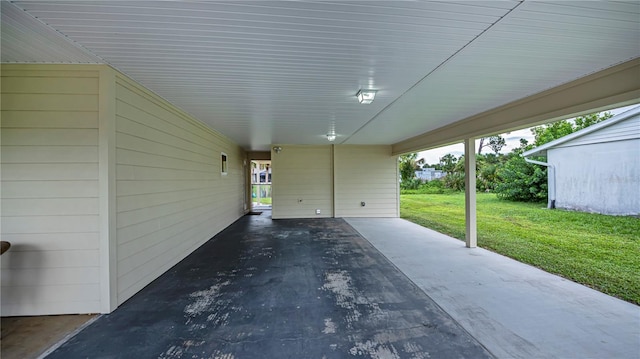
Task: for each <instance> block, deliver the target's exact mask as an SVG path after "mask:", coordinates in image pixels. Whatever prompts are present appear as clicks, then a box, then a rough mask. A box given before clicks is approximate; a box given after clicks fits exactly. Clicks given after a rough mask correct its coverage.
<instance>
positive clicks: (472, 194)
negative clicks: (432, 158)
mask: <svg viewBox="0 0 640 359" xmlns="http://www.w3.org/2000/svg"><path fill="white" fill-rule="evenodd" d="M464 171H465V176H464V213H465V226H466V233H465V243H466V246H467V248H475V247H477V245H478V236H477V221H476V140H475V139H474V138H467V139H465V140H464Z"/></svg>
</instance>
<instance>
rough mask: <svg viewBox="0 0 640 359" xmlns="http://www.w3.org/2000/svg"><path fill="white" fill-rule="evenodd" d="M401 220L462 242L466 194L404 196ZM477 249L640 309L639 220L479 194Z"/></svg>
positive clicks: (401, 206)
mask: <svg viewBox="0 0 640 359" xmlns="http://www.w3.org/2000/svg"><path fill="white" fill-rule="evenodd" d="M400 216H401V217H402V218H404V219H406V220H409V221H411V222H414V223H416V224H419V225H421V226H424V227H428V228H431V229H433V230H436V231H438V232H441V233H444V234H447V235H449V236H451V237H454V238H457V239H460V240H464V236H465V223H464V193H454V194H403V195H401V196H400ZM477 219H478V246H479V247H482V248H485V249H489V250H491V251H494V252H496V253H499V254H502V255H505V256H508V257H511V258H513V259H516V260H518V261H520V262H523V263H527V264H530V265H533V266H536V267H538V268H540V269H543V270H545V271H547V272H549V273H554V274H557V275H560V276H562V277H565V278H567V279H570V280H573V281H575V282H578V283H581V284H584V285H586V286H589V287H591V288H594V289H596V290H598V291H601V292H603V293H606V294H609V295H612V296H615V297H618V298H620V299H623V300H626V301H628V302H631V303H634V304H639V305H640V219H638V218H635V217H628V216H605V215H600V214H593V213H583V212H573V211H565V210H557V209H556V210H549V209H546V208H545V204H542V203H519V202H509V201H503V200H499V199H498V198H496V196H495V194H491V193H478V194H477Z"/></svg>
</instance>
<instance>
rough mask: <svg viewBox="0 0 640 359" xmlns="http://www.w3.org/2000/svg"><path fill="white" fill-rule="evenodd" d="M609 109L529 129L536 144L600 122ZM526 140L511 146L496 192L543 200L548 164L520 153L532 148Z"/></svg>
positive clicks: (510, 197)
mask: <svg viewBox="0 0 640 359" xmlns="http://www.w3.org/2000/svg"><path fill="white" fill-rule="evenodd" d="M611 116H612V114H611V113H609V112H605V113H592V114H588V115H585V116H580V117H577V118H576V119H575V120H573V121H569V120H562V121H558V122H554V123H548V124H545V125H542V126H537V127H534V128H532V129H531V132H532V133H533V135H534V136H535V146H536V147H537V146H541V145H543V144H545V143H548V142H551V141H553V140H556V139H558V138H561V137H564V136H566V135H569V134H571V133H573V132H576V131H578V130H581V129H583V128H586V127H589V126H591V125H593V124H596V123H598V122H602V121H604V120H606V119H608V118H610V117H611ZM533 147H534V146H532V145H529V144H528V143H527V141H526V140H524V139H521V140H520V147H519V148H516V149H514V150H513V151H512V152H511V153H510V154H509V156H508V158H509V159H508V160H507V161H506V162H505V164H504V165H503V166H502V167H501V168H500V169H499V170H498V171H497V173H496V174H497V177H498V183H497V185H496V187H495V192H496V194H497V195H498V198H502V199H508V200H512V201H524V202H542V201H545V200H546V199H547V168H546V167H544V166H540V165H535V164H532V163H528V162H526V161H525V160H524V158H523V157H522V153H523V152H525V151H528V150H530V149H532V148H533Z"/></svg>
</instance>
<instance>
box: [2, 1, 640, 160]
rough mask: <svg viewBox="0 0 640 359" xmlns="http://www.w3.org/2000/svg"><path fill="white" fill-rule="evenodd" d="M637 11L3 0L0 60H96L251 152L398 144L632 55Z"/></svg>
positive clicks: (630, 7)
mask: <svg viewBox="0 0 640 359" xmlns="http://www.w3.org/2000/svg"><path fill="white" fill-rule="evenodd" d="M639 19H640V2H638V1H630V2H591V1H586V2H575V1H574V2H541V1H524V2H506V1H501V2H493V1H492V2H486V1H473V2H459V3H454V2H444V3H443V2H400V1H389V2H385V1H373V2H369V3H367V2H363V1H358V2H325V1H321V2H264V1H257V2H239V1H227V2H219V1H216V2H204V1H203V2H198V1H189V2H173V1H126V2H125V1H103V2H100V1H68V2H64V1H54V2H51V1H11V2H3V3H2V57H1V59H2V61H3V62H21V63H32V62H35V63H107V64H109V65H111V66H113V67H115V68H116V69H118V70H120V71H122V72H124V73H125V74H127V75H128V76H130V77H132V78H133V79H135V80H136V81H138V82H140V83H142V84H143V85H145V86H147V87H148V88H150V89H151V90H153V91H155V92H156V93H157V94H159V95H160V96H162V97H164V98H165V99H167V100H169V101H170V102H172V103H173V104H175V105H177V106H178V107H180V108H182V109H183V110H185V111H186V112H188V113H190V114H191V115H193V116H195V117H196V118H198V119H200V120H201V121H203V122H205V123H206V124H208V125H210V126H211V127H212V128H215V129H216V130H218V131H220V132H222V133H223V134H225V135H227V136H228V137H230V138H231V139H233V140H234V141H236V142H237V143H239V144H240V145H241V146H243V147H244V148H245V149H247V150H267V149H269V147H270V144H273V143H281V144H326V143H328V142H327V139H326V137H325V135H326V134H327V132H328V131H330V129H331V128H335V132H336V133H337V135H338V138H337V139H336V143H339V144H394V143H397V142H400V141H403V140H405V139H407V138H410V137H413V136H416V135H418V134H421V133H425V132H429V131H432V130H434V129H437V128H439V127H442V126H445V125H448V124H451V123H454V122H457V121H460V120H462V119H464V118H468V117H470V116H473V115H475V114H478V113H480V112H483V111H486V110H489V109H492V108H496V107H499V106H501V105H504V104H506V103H509V102H512V101H515V100H518V99H521V98H524V97H527V96H530V95H532V94H535V93H539V92H541V91H544V90H547V89H549V88H553V87H555V86H558V85H561V84H563V83H567V82H570V81H572V80H575V79H578V78H581V77H584V76H586V75H588V74H591V73H594V72H597V71H600V70H603V69H606V68H609V67H611V66H614V65H616V64H619V63H622V62H625V61H628V60H631V59H634V58H637V57H640V21H639ZM361 88H365V89H366V88H373V89H376V90H378V95H377V97H376V99H375V101H374V102H373V104H370V105H360V104H358V103H357V101H356V98H355V94H356V91H358V89H361Z"/></svg>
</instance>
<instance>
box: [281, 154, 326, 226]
mask: <svg viewBox="0 0 640 359" xmlns="http://www.w3.org/2000/svg"><path fill="white" fill-rule="evenodd" d="M281 147H282V151H281V152H280V153H275V152H272V153H271V169H272V188H273V193H272V196H273V203H272V206H273V209H272V215H273V218H274V219H279V218H315V217H332V216H333V213H332V212H333V201H332V193H333V186H332V183H333V170H332V146H293V145H282V146H281ZM316 209H319V210H320V214H319V215H317V214H316Z"/></svg>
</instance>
